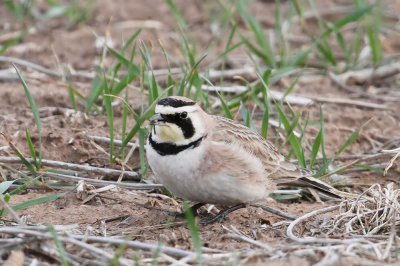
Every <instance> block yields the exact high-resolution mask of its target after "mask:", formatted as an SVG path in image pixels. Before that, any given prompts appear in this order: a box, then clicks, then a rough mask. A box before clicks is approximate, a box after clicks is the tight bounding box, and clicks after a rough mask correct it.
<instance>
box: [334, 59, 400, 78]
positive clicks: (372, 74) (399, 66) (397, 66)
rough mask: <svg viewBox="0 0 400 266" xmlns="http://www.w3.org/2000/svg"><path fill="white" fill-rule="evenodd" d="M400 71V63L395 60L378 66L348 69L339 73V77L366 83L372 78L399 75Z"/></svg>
mask: <svg viewBox="0 0 400 266" xmlns="http://www.w3.org/2000/svg"><path fill="white" fill-rule="evenodd" d="M398 73H400V63H398V62H395V63H392V64H388V65H384V66H381V67H378V68H367V69H361V70H355V71H348V72H345V73H343V74H340V75H338V78H339V79H340V80H342V81H343V82H344V83H347V81H348V80H349V79H351V80H354V81H355V82H357V83H365V82H368V81H370V80H375V81H378V80H379V79H384V78H388V77H390V76H394V75H397V74H398Z"/></svg>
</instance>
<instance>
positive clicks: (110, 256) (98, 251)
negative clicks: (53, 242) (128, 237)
mask: <svg viewBox="0 0 400 266" xmlns="http://www.w3.org/2000/svg"><path fill="white" fill-rule="evenodd" d="M0 232H1V233H6V234H13V235H16V234H18V235H20V234H24V235H29V236H35V237H38V238H43V239H53V238H54V237H53V235H52V234H51V233H49V232H39V231H34V230H28V229H21V228H18V227H2V228H0ZM58 238H59V239H60V240H61V241H64V242H69V243H71V244H74V245H77V246H79V247H81V248H83V249H86V250H88V251H90V252H93V253H95V254H97V256H99V255H100V256H104V257H105V258H107V259H109V260H111V259H114V258H115V255H114V254H111V253H108V252H106V251H105V250H102V249H99V248H97V247H94V246H92V245H90V244H87V243H85V242H83V241H81V240H83V239H84V237H83V236H82V237H74V236H73V235H72V236H67V237H66V236H62V235H59V236H58ZM121 244H122V243H121ZM97 256H96V257H97ZM119 263H121V264H123V265H130V263H128V261H127V260H126V259H124V258H120V259H119Z"/></svg>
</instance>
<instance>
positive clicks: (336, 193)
mask: <svg viewBox="0 0 400 266" xmlns="http://www.w3.org/2000/svg"><path fill="white" fill-rule="evenodd" d="M280 185H292V186H302V187H310V188H314V189H316V190H318V191H320V192H322V193H324V194H326V195H328V196H330V197H333V198H355V197H357V195H356V194H352V193H347V192H343V191H340V190H337V189H336V188H334V187H332V186H330V185H328V184H327V183H325V182H322V181H321V180H319V179H316V178H314V177H311V176H303V177H300V178H298V179H296V180H295V181H293V182H289V183H284V184H280Z"/></svg>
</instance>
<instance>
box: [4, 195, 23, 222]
mask: <svg viewBox="0 0 400 266" xmlns="http://www.w3.org/2000/svg"><path fill="white" fill-rule="evenodd" d="M0 201H1V203H2V204H3V205H4V208H5V209H6V210H7V211H8V212H9V213H10V215H11V216H12V217H13V218H14V219H15V220H16V221H17V223H18V224H19V225H25V223H24V222H23V221H22V220H21V218H19V216H18V214H17V213H16V212H15V211H14V210H13V209H12V208H11V207H10V205H8V203H7V202H6V201H5V200H4V197H3V196H1V195H0Z"/></svg>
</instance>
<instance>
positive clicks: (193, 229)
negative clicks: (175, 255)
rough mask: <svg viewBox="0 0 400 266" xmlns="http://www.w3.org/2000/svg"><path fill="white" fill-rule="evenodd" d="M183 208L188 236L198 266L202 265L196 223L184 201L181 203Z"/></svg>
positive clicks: (201, 246)
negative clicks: (190, 238)
mask: <svg viewBox="0 0 400 266" xmlns="http://www.w3.org/2000/svg"><path fill="white" fill-rule="evenodd" d="M183 207H184V211H185V217H186V222H187V225H188V227H189V231H190V236H191V237H192V241H193V246H194V249H195V251H196V254H197V263H198V265H202V261H203V257H202V253H203V244H202V242H201V239H200V233H199V230H198V228H197V226H196V222H195V219H194V214H193V213H192V211H191V209H190V207H189V205H188V203H187V202H186V201H184V202H183Z"/></svg>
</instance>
